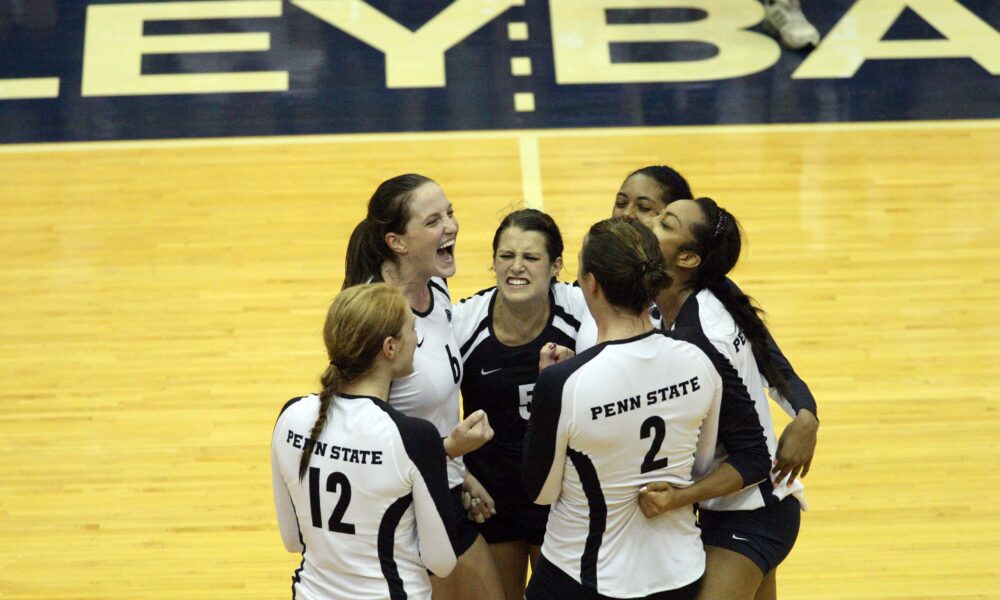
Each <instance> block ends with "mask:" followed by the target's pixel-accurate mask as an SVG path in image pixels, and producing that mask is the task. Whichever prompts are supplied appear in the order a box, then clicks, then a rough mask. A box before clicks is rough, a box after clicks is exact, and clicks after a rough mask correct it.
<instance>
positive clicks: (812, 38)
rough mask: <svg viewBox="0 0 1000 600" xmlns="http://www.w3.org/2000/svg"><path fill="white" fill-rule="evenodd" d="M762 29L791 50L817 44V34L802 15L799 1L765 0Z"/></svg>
mask: <svg viewBox="0 0 1000 600" xmlns="http://www.w3.org/2000/svg"><path fill="white" fill-rule="evenodd" d="M764 29H766V30H767V31H768V32H769V33H770V34H771V35H773V36H775V37H777V38H778V39H779V40H781V43H782V44H784V45H785V46H786V47H788V48H791V49H792V50H801V49H803V48H805V47H806V46H810V45H811V46H815V45H817V44H819V32H818V31H816V28H815V27H813V25H812V23H810V22H809V21H808V20H806V17H805V15H803V14H802V9H801V8H799V0H765V2H764Z"/></svg>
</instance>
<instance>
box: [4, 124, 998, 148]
mask: <svg viewBox="0 0 1000 600" xmlns="http://www.w3.org/2000/svg"><path fill="white" fill-rule="evenodd" d="M996 128H1000V119H976V120H957V121H891V122H881V121H877V122H851V123H791V124H788V123H778V124H769V125H682V126H656V127H606V128H603V127H597V128H594V127H589V128H578V129H502V130H485V131H445V132H437V131H435V132H419V131H418V132H407V133H344V134H319V135H298V136H289V135H275V136H257V137H228V138H197V137H193V138H183V139H153V140H113V141H100V142H46V143H28V144H0V154H17V153H45V152H85V151H115V150H132V149H160V148H210V147H235V146H265V145H293V144H302V145H307V144H357V143H381V142H401V141H460V140H516V139H519V138H521V137H523V136H533V137H535V138H536V139H538V140H541V139H559V138H578V137H623V136H624V137H628V136H636V137H655V136H682V135H734V134H735V135H758V134H762V133H816V132H834V133H835V132H841V131H906V130H921V129H940V130H949V129H955V130H967V129H974V130H975V129H996Z"/></svg>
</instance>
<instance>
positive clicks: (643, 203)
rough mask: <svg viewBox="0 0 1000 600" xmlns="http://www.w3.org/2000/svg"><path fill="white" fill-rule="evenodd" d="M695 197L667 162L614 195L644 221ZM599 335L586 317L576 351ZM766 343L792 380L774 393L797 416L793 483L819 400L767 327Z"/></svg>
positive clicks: (783, 467) (780, 469) (788, 436)
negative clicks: (778, 393) (784, 391)
mask: <svg viewBox="0 0 1000 600" xmlns="http://www.w3.org/2000/svg"><path fill="white" fill-rule="evenodd" d="M693 197H694V196H693V194H692V193H691V187H690V185H689V184H688V182H687V180H686V179H685V178H684V177H683V176H682V175H681V174H680V173H678V172H677V171H676V170H674V169H672V168H671V167H668V166H648V167H643V168H641V169H637V170H635V171H633V172H632V173H630V174H629V176H628V177H626V178H625V181H624V182H622V185H621V187H620V188H619V190H618V193H617V194H616V195H615V204H614V207H613V209H612V216H613V217H622V218H637V219H641V220H645V219H647V218H649V217H653V216H655V215H658V214H659V213H660V212H662V211H663V209H664V207H666V205H667V204H670V203H671V202H673V201H675V200H680V199H683V198H693ZM725 281H726V285H727V286H729V287H730V288H732V289H731V292H732V294H733V295H735V296H742V295H744V294H743V292H742V291H741V290H740V288H739V287H737V285H736V284H735V283H733V281H732V280H731V279H728V278H726V280H725ZM650 318H651V320H652V321H653V323H654V325H657V326H658V325H659V323H660V315H659V310H658V309H657V308H656V307H655V306H653V307H651V310H650ZM596 336H597V331H596V327H595V325H594V321H593V319H591V318H589V317H588V316H585V317H584V318H583V319H581V324H580V332H579V334H578V336H577V341H576V349H577V351H578V352H579V351H581V350H585V349H587V348H589V347H590V346H592V345H593V344H594V340H595V339H596ZM764 346H766V349H767V354H768V356H769V358H770V362H771V364H772V365H773V366H774V369H775V371H776V372H777V373H778V374H779V375H780V376H781V377H783V378H784V379H785V381H786V382H787V384H788V385H787V394H785V395H784V396H783V397H775V400H776V401H777V402H778V403H779V404H780V405H781V407H782V409H783V410H785V411H786V412H788V413H789V414H790V415H791V416H792V417H793V418H792V420H791V422H789V423H788V425H786V426H785V429H784V431H782V433H781V438H780V440H779V443H778V455H777V457H776V463H775V467H774V468H775V472H776V473H778V474H779V475H780V477H779V478H778V481H781V480H784V479H787V481H788V482H789V483H791V482H793V481H794V480H795V479H796V478H797V477H799V476H805V475H806V474H807V473H808V472H809V466H810V465H811V464H812V458H813V453H814V451H815V449H816V435H817V432H818V429H819V421H818V420H817V414H818V412H817V410H816V400H815V398H813V395H812V392H811V391H810V390H809V386H808V385H806V382H805V381H803V380H802V378H801V377H799V375H798V373H796V372H795V369H794V368H792V365H791V363H790V362H789V361H788V359H787V358H785V355H784V354H783V353H782V352H781V349H780V348H779V347H778V344H777V343H776V342H775V341H774V338H773V337H772V336H771V333H770V331H768V330H767V329H766V328H765V341H764Z"/></svg>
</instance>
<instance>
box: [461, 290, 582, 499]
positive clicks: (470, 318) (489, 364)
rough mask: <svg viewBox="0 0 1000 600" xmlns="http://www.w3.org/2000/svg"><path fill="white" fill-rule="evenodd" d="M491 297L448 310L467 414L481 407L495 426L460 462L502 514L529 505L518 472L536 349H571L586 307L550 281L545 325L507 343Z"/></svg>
mask: <svg viewBox="0 0 1000 600" xmlns="http://www.w3.org/2000/svg"><path fill="white" fill-rule="evenodd" d="M496 295H497V289H496V288H495V287H494V288H490V289H487V290H483V291H481V292H479V293H478V294H476V295H474V296H471V297H469V298H466V299H464V300H462V301H461V302H460V303H458V304H456V305H454V306H453V307H452V308H453V310H454V314H455V319H454V329H455V337H456V338H457V340H458V343H459V348H460V352H461V357H462V364H463V369H464V377H463V379H462V402H463V408H464V412H465V414H466V415H469V414H471V413H472V412H474V411H476V410H479V409H483V410H485V411H486V414H487V415H488V416H489V419H490V425H491V426H492V427H493V430H494V437H493V439H492V440H490V441H489V442H488V443H487V444H486V445H484V446H483V447H482V448H480V449H479V450H476V451H475V452H471V453H469V454H466V455H465V457H464V458H465V465H466V468H468V469H469V471H470V472H471V473H472V474H473V475H474V476H475V477H476V478H477V479H479V481H480V482H481V483H482V484H483V485H484V486H485V487H486V489H487V490H488V491H489V492H490V494H491V495H492V496H493V498H494V499H495V500H496V502H497V510H498V512H502V511H504V510H510V509H516V508H517V507H518V506H517V505H521V504H530V500H528V499H525V497H524V493H523V491H522V487H521V475H520V470H521V454H522V447H523V445H524V433H525V428H526V427H527V424H528V418H529V417H530V415H531V398H532V394H533V390H534V387H535V380H536V379H537V378H538V355H539V352H540V350H541V349H542V346H544V345H545V344H548V343H550V342H555V343H556V344H560V345H562V346H566V347H568V348H572V347H573V346H574V345H575V339H576V332H577V329H579V327H580V321H579V319H580V317H581V316H582V314H583V313H584V312H586V310H587V308H586V304H585V303H584V301H583V298H582V296H581V295H579V293H574V292H573V290H572V286H570V285H569V284H565V283H553V284H552V286H551V289H550V292H549V313H550V316H549V322H548V324H546V326H545V329H543V330H542V332H541V334H539V335H538V337H536V338H535V339H534V340H532V341H531V342H528V343H527V344H524V345H521V346H507V345H505V344H503V343H502V342H500V340H498V339H497V338H496V336H495V334H494V331H493V307H494V305H495V303H496ZM512 504H513V505H514V506H511V505H512ZM542 512H544V511H542Z"/></svg>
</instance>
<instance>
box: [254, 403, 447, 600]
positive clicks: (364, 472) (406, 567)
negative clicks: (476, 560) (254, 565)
mask: <svg viewBox="0 0 1000 600" xmlns="http://www.w3.org/2000/svg"><path fill="white" fill-rule="evenodd" d="M318 411H319V397H318V396H316V395H315V394H314V395H310V396H305V397H302V398H295V399H294V400H292V401H290V402H289V403H288V404H286V405H285V407H284V408H283V409H282V412H281V415H280V416H279V417H278V421H277V423H276V424H275V427H274V435H273V438H272V440H271V472H272V478H273V487H274V503H275V507H276V508H277V513H278V526H279V529H280V530H281V537H282V540H283V541H284V543H285V547H286V548H287V549H288V550H289V551H290V552H302V565H301V566H300V567H299V569H298V570H297V571H295V575H294V576H293V577H292V590H293V597H295V598H298V599H302V600H310V599H319V598H323V599H338V600H340V599H342V600H365V599H373V600H374V599H376V598H377V599H385V598H391V599H392V600H396V599H398V598H410V599H415V598H420V599H424V600H429V599H430V597H431V588H430V581H429V580H428V578H427V569H430V570H431V571H432V572H434V573H435V574H437V575H440V576H445V575H447V574H448V573H449V572H451V570H452V569H453V568H454V566H455V562H456V558H455V553H454V551H453V550H452V544H451V541H450V537H451V528H452V523H454V520H453V515H452V513H453V511H452V505H451V500H450V496H449V492H448V478H447V474H446V469H445V461H446V458H445V454H444V446H443V444H442V443H441V437H440V435H439V434H438V431H437V429H436V428H435V427H434V425H432V424H431V423H429V422H428V421H425V420H423V419H418V418H414V417H408V416H406V415H404V414H402V413H401V412H399V411H397V410H395V409H393V408H392V407H390V406H389V405H388V404H386V403H385V402H382V401H381V400H378V399H376V398H369V397H362V396H349V395H346V394H342V395H337V396H335V397H334V398H333V401H332V403H331V406H330V409H329V414H328V417H327V422H326V427H325V428H324V429H323V432H322V433H321V434H320V435H319V439H317V440H316V443H315V444H310V443H309V440H308V436H309V433H310V431H311V429H312V427H313V424H314V423H315V422H316V416H317V414H318ZM306 448H311V449H312V450H311V452H312V455H311V458H310V462H309V470H308V471H307V472H306V474H305V477H303V478H302V479H301V480H300V479H299V460H300V459H301V457H302V452H303V450H304V449H306Z"/></svg>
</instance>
